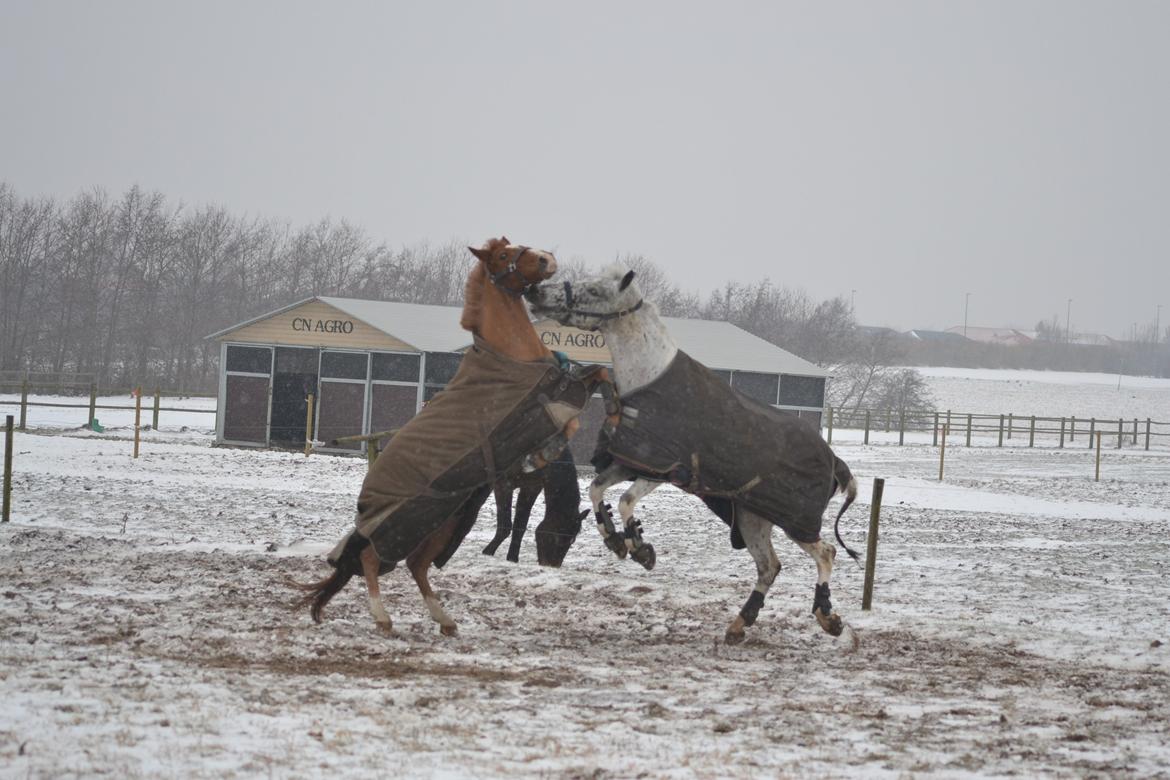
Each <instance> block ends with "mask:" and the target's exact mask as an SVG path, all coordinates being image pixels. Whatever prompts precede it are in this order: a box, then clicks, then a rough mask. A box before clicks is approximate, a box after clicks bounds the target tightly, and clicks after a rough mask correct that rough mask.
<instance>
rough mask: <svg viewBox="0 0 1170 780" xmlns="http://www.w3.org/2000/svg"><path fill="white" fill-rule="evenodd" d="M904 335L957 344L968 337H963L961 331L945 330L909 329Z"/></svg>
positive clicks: (921, 339)
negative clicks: (951, 331)
mask: <svg viewBox="0 0 1170 780" xmlns="http://www.w3.org/2000/svg"><path fill="white" fill-rule="evenodd" d="M906 335H907V336H909V337H910V338H912V339H917V340H918V341H933V342H937V343H942V344H959V343H962V342H964V341H968V339H965V338H963V334H961V333H950V332H948V331H945V330H910V331H906Z"/></svg>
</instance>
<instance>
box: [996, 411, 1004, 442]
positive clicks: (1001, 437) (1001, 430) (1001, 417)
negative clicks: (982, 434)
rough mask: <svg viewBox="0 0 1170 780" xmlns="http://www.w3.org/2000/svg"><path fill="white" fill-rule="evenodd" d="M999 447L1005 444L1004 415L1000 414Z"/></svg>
mask: <svg viewBox="0 0 1170 780" xmlns="http://www.w3.org/2000/svg"><path fill="white" fill-rule="evenodd" d="M997 446H999V447H1002V446H1003V415H1002V414H1001V415H1000V416H999V444H998V445H997Z"/></svg>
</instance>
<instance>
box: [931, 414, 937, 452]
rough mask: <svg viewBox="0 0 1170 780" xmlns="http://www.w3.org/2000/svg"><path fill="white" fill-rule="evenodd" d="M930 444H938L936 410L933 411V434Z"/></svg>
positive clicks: (934, 445) (935, 445)
mask: <svg viewBox="0 0 1170 780" xmlns="http://www.w3.org/2000/svg"><path fill="white" fill-rule="evenodd" d="M930 446H931V447H937V446H938V412H935V413H934V431H933V435H932V436H931V442H930Z"/></svg>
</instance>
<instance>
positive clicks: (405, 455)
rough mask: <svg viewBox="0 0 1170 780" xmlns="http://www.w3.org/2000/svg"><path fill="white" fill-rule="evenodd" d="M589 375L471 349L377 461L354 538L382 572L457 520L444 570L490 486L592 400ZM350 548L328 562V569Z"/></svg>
mask: <svg viewBox="0 0 1170 780" xmlns="http://www.w3.org/2000/svg"><path fill="white" fill-rule="evenodd" d="M585 373H586V370H579V371H575V372H570V371H566V370H564V369H562V367H561V366H560V364H559V363H558V362H557V361H556V360H555V359H554V358H549V359H548V360H547V361H536V362H522V361H517V360H513V359H511V358H508V357H506V356H504V355H501V354H499V353H497V352H494V351H492V350H491V349H489V348H487V347H486V346H485V345H483V344H481V343H479V342H478V341H477V342H476V344H475V346H473V347H472V348H471V349H469V350H468V351H467V353H466V354H465V355H464V357H463V361H462V362H461V363H460V364H459V370H458V372H457V373H456V374H455V377H454V379H452V380H451V383H450V384H448V385H447V387H446V388H444V389H443V391H442V392H440V393H439V394H438V395H436V396H435V397H434V398H432V399H431V401H430V402H429V403H427V405H426V406H425V407H424V408H423V409H422V411H420V412H419V413H418V414H417V415H416V416H415V417H414V418H413V419H411V420H410V422H408V423H407V424H406V425H404V426H403V427H402V428H401V429H400V430H399V432H398V433H397V434H395V435H394V437H393V438H392V439H391V440H390V442H389V444H388V445H387V446H386V448H385V449H384V450H382V452H381V454H379V455H378V458H377V460H376V461H375V462H374V466H373V468H372V469H370V471H369V473H368V474H367V475H366V479H365V481H364V482H363V483H362V489H361V493H360V494H359V497H358V511H357V528H355V529H354V531H352V532H351V535H352V534H353V533H356V534H360V535H361V536H363V537H365V538H366V539H368V540H369V541H370V543H371V544H372V545H373V548H374V551H375V552H376V553H377V554H378V558H379V559H380V560H381V562H382V567H381V568H382V571H383V572H385V571H388V570H390V569H392V568H394V566H395V564H397V562H398V561H401V560H403V559H404V558H406V556H407V555H409V554H410V553H411V552H412V551H413V550H414V549H415V548H416V547H418V546H419V544H421V543H422V541H423V540H424V539H426V537H427V536H429V535H430V534H431V533H432V532H433V531H435V530H436V529H437V528H438V527H439V526H441V525H442V524H443V523H444V522H446V521H447V520H448V519H449V518H451V517H452V516H454V515H456V513H458V514H459V528H458V530H457V532H456V535H455V538H454V539H453V540H452V543H451V544H450V545H449V546H448V548H447V549H446V550H445V551H444V552H443V554H442V555H441V556H440V557H439V558H438V559H437V560H436V561H435V563H436V565H439V566H441V565H442V564H443V563H445V562H446V561H447V560H448V559H450V557H451V555H452V554H453V553H454V552H455V549H456V548H457V547H458V545H459V544H460V543H461V542H462V540H463V538H464V537H465V536H466V535H467V532H468V531H469V530H470V529H471V526H472V525H474V523H475V518H476V514H477V513H478V511H479V507H480V505H482V504H483V502H484V500H485V499H486V498H487V496H488V495H489V494H490V492H491V485H492V483H493V482H495V480H496V479H498V478H499V477H501V476H503V475H504V474H506V473H508V472H510V471H513V470H515V469H518V468H519V465H520V462H521V460H522V459H523V458H524V456H525V455H527V454H529V453H531V452H534V451H536V450H539V449H540V448H542V447H543V446H544V445H545V444H547V443H548V442H550V441H551V440H552V439H553V438H554V437H555V436H557V435H558V434H559V433H560V432H561V430H562V429H563V428H564V427H565V423H567V422H568V421H569V420H570V419H571V418H573V417H576V416H577V415H579V414H580V413H581V410H582V408H584V406H585V403H586V402H587V401H588V400H589V397H590V395H592V393H593V383H592V382H588V381H585V380H584V379H583V378H582V377H583V375H584V374H585ZM349 538H350V536H346V537H345V538H344V539H342V540H341V542H340V543H338V545H337V546H336V547H335V548H334V549H333V552H332V553H330V555H329V560H330V562H332V563H334V565H336V562H337V560H338V557H339V556H340V554H341V551H342V550H343V549H344V547H345V544H346V542H347V541H348V540H349Z"/></svg>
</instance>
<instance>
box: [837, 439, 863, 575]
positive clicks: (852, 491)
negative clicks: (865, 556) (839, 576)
mask: <svg viewBox="0 0 1170 780" xmlns="http://www.w3.org/2000/svg"><path fill="white" fill-rule="evenodd" d="M833 479H834V480H836V482H837V489H836V490H835V491H834V492H840V493H844V494H845V503H843V504H841V509H840V510H838V512H837V521H836V522H835V523H833V535H834V536H836V537H837V544H839V545H841V546H842V547H843V548H845V552H847V553H849V557H850V558H852V559H853V560H855V561H857V562H858V564H860V563H861V558H860V556H858V554H857V553H856V552H855V551H854V550H853V549H852V548H850V547H849V545H847V544H845V541H844V540H843V539H842V538H841V515H843V514H845V510H846V509H848V508H849V505H850V504H852V503H853V500H854V499H855V498H857V480H856V479H854V478H853V472H851V471H850V470H849V467H848V466H847V465H845V461H843V460H841V459H840V458H836V462H835V463H834V464H833Z"/></svg>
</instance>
